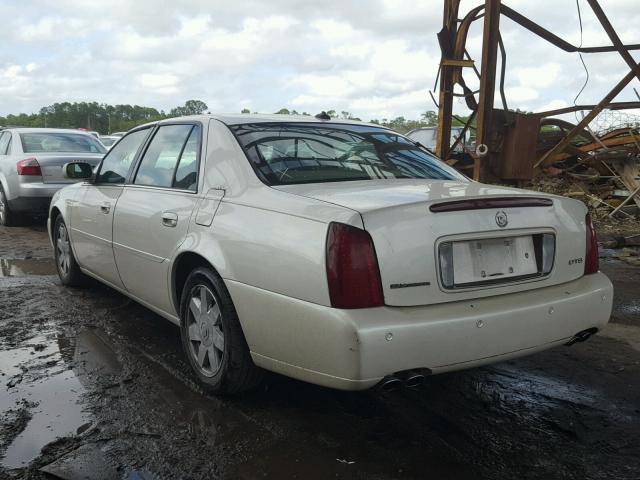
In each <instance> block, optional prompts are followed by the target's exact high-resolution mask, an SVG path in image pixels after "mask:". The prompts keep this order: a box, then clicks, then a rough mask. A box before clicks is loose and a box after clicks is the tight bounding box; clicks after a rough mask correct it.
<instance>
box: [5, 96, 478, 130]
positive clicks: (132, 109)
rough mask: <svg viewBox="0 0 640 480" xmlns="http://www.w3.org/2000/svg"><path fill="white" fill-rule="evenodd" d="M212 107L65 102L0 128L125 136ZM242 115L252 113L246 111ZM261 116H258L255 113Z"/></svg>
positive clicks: (427, 115)
mask: <svg viewBox="0 0 640 480" xmlns="http://www.w3.org/2000/svg"><path fill="white" fill-rule="evenodd" d="M208 109H209V107H208V106H207V104H206V103H204V102H203V101H201V100H188V101H186V102H185V104H184V105H183V106H180V107H175V108H172V109H170V110H169V111H168V112H165V111H164V110H157V109H155V108H153V107H143V106H140V105H108V104H106V103H98V102H74V103H71V102H62V103H54V104H53V105H49V106H46V107H42V108H41V109H40V111H39V112H38V113H32V114H26V113H21V114H18V115H7V116H6V117H3V116H0V125H4V126H7V125H11V126H22V127H49V128H86V129H88V130H95V131H97V132H99V133H101V134H109V133H113V132H122V131H127V130H130V129H131V128H133V127H136V126H138V125H141V124H143V123H147V122H153V121H157V120H163V119H165V118H172V117H180V116H184V115H197V114H201V113H205V112H206V111H207V110H208ZM326 112H327V114H328V115H329V116H331V117H332V118H340V119H348V120H362V119H361V118H359V117H357V116H355V115H354V114H352V113H351V112H347V111H344V110H343V111H340V112H338V111H336V110H327V111H326ZM240 113H246V114H248V113H251V110H249V109H248V108H244V109H242V110H241V112H240ZM253 113H258V112H253ZM274 113H277V114H281V115H308V116H311V114H309V113H307V112H298V111H296V110H289V109H288V108H281V109H280V110H278V111H277V112H274ZM464 121H466V118H465V117H462V118H460V119H456V118H454V119H453V124H454V125H463V123H462V122H464ZM369 122H370V123H375V124H377V125H382V126H385V127H388V128H391V129H393V130H395V131H397V132H400V133H406V132H408V131H410V130H413V129H416V128H422V127H433V126H436V125H437V124H438V114H437V112H434V111H432V110H429V111H426V112H424V113H422V114H421V115H420V118H419V119H407V118H405V117H402V116H400V117H396V118H392V119H388V118H381V119H370V120H369Z"/></svg>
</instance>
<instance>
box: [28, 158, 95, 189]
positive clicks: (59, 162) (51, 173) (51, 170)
mask: <svg viewBox="0 0 640 480" xmlns="http://www.w3.org/2000/svg"><path fill="white" fill-rule="evenodd" d="M31 156H32V157H33V158H35V159H36V160H38V164H39V165H40V169H41V170H42V181H43V182H44V183H75V182H77V181H78V180H72V179H68V178H64V172H63V167H64V165H65V164H67V163H71V162H86V163H88V164H89V165H91V166H92V167H93V168H95V167H96V166H98V164H99V163H100V161H101V160H102V157H103V155H102V154H92V153H83V154H69V153H67V154H42V153H39V154H36V155H31Z"/></svg>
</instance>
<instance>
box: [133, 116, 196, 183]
mask: <svg viewBox="0 0 640 480" xmlns="http://www.w3.org/2000/svg"><path fill="white" fill-rule="evenodd" d="M199 131H200V127H198V126H194V125H163V126H161V127H160V128H159V129H158V131H157V132H156V134H155V135H154V137H153V139H152V140H151V143H149V147H148V148H147V151H146V152H145V154H144V157H142V161H141V162H140V168H139V169H138V173H137V174H136V178H135V181H134V182H133V183H134V184H136V185H148V186H152V187H166V188H181V189H185V190H195V185H196V177H197V171H196V169H197V167H196V165H197V157H198V151H199V149H200V134H199Z"/></svg>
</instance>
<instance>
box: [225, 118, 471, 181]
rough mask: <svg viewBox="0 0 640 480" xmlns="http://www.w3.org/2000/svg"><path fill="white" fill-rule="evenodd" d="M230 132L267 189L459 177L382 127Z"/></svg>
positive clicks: (267, 127) (249, 127) (239, 128)
mask: <svg viewBox="0 0 640 480" xmlns="http://www.w3.org/2000/svg"><path fill="white" fill-rule="evenodd" d="M230 128H231V130H232V131H233V132H234V134H235V135H236V138H237V139H238V141H239V142H240V145H241V146H242V147H243V149H244V151H245V152H246V154H247V157H248V158H249V161H250V162H251V163H252V165H253V167H254V169H255V170H256V172H257V173H258V175H259V176H261V177H262V179H263V180H264V181H265V182H267V183H268V184H270V185H287V184H296V183H318V182H340V181H349V180H375V179H395V178H424V179H439V180H453V179H461V178H462V177H461V176H460V174H458V173H457V172H456V171H455V170H453V169H452V168H451V167H449V166H448V165H446V164H445V163H444V162H442V161H441V160H439V159H438V158H437V157H435V156H433V154H431V153H429V152H428V151H427V150H425V149H423V148H421V147H419V146H418V145H416V144H415V143H414V142H412V141H411V140H409V139H407V138H406V137H403V136H402V135H399V134H397V133H394V132H391V131H389V130H386V129H383V128H376V127H370V126H360V125H331V126H329V125H324V124H321V125H319V124H304V123H302V124H301V123H277V124H275V123H256V124H244V125H233V126H230Z"/></svg>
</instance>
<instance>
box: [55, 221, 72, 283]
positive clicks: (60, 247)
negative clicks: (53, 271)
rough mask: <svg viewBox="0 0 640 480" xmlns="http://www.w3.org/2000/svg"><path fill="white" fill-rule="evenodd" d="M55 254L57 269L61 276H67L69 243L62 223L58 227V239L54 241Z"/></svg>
mask: <svg viewBox="0 0 640 480" xmlns="http://www.w3.org/2000/svg"><path fill="white" fill-rule="evenodd" d="M56 253H57V254H58V255H57V257H58V268H59V269H60V273H61V274H62V275H63V276H67V275H68V274H69V268H70V267H71V264H70V260H71V244H70V243H69V235H68V234H67V228H66V227H65V226H64V223H61V224H60V225H59V226H58V239H57V240H56Z"/></svg>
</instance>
